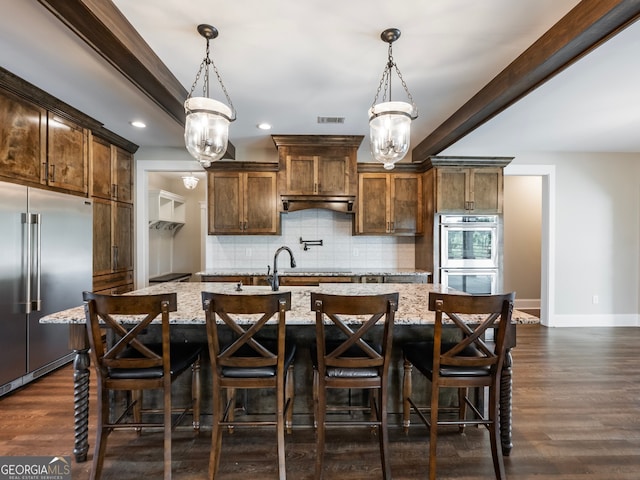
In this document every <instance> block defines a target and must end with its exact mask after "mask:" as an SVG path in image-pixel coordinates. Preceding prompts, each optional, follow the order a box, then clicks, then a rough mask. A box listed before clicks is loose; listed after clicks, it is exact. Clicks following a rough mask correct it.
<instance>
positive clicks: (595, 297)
mask: <svg viewBox="0 0 640 480" xmlns="http://www.w3.org/2000/svg"><path fill="white" fill-rule="evenodd" d="M599 301H600V299H599V298H598V295H594V296H593V297H591V302H592V303H593V304H594V305H598V302H599Z"/></svg>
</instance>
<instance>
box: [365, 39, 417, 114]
mask: <svg viewBox="0 0 640 480" xmlns="http://www.w3.org/2000/svg"><path fill="white" fill-rule="evenodd" d="M392 68H394V69H395V71H396V74H397V75H398V78H399V79H400V83H401V84H402V88H404V91H405V92H406V94H407V97H408V98H409V101H410V102H411V105H413V107H414V110H415V117H417V116H418V108H417V107H416V106H415V102H414V101H413V97H412V96H411V92H409V87H407V83H406V82H405V81H404V78H403V77H402V73H401V72H400V69H399V68H398V65H397V64H396V62H395V61H394V60H393V44H392V43H389V53H388V60H387V65H386V66H385V67H384V71H383V72H382V78H381V79H380V83H379V84H378V90H377V91H376V96H375V97H374V99H373V103H372V104H371V107H372V108H373V107H374V106H375V105H376V103H377V100H378V97H379V96H380V92H383V94H382V101H383V102H385V101H386V100H387V92H388V93H389V101H391V69H392ZM383 87H384V88H383ZM415 117H414V118H415Z"/></svg>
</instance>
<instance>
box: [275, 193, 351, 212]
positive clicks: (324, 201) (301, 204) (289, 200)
mask: <svg viewBox="0 0 640 480" xmlns="http://www.w3.org/2000/svg"><path fill="white" fill-rule="evenodd" d="M280 199H281V200H282V208H283V210H284V212H296V211H298V210H308V209H310V208H323V209H325V210H333V211H334V212H342V213H354V212H355V202H356V197H355V195H340V196H324V195H282V196H281V197H280Z"/></svg>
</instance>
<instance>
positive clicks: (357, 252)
mask: <svg viewBox="0 0 640 480" xmlns="http://www.w3.org/2000/svg"><path fill="white" fill-rule="evenodd" d="M359 255H360V250H358V249H357V248H354V249H353V256H354V257H357V256H359Z"/></svg>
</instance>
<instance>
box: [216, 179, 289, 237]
mask: <svg viewBox="0 0 640 480" xmlns="http://www.w3.org/2000/svg"><path fill="white" fill-rule="evenodd" d="M207 182H208V203H209V204H208V215H209V222H208V223H209V234H210V235H219V234H260V235H276V234H278V233H279V230H280V217H279V213H278V207H277V188H276V185H277V176H276V173H275V172H267V171H235V172H234V171H213V172H209V173H208V175H207Z"/></svg>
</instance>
